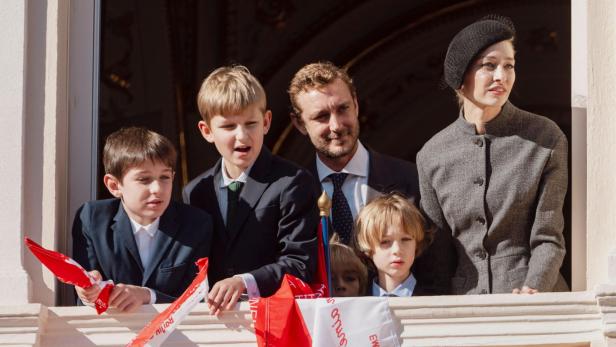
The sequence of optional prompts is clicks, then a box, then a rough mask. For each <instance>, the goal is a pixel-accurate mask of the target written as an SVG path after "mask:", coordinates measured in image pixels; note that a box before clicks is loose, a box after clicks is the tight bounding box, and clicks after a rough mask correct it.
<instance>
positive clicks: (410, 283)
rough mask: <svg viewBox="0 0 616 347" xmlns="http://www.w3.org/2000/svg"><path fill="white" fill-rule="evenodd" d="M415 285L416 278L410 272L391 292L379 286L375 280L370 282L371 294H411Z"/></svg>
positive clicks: (402, 295) (401, 295)
mask: <svg viewBox="0 0 616 347" xmlns="http://www.w3.org/2000/svg"><path fill="white" fill-rule="evenodd" d="M415 285H417V280H416V279H415V276H413V274H412V273H411V274H410V275H409V277H407V278H406V279H405V280H404V282H402V283H400V284H399V285H398V286H397V287H396V288H394V290H392V291H391V292H388V291H386V290H385V289H383V288H381V286H379V285H378V284H377V282H376V281H374V282H372V296H400V297H406V296H413V291H414V290H415Z"/></svg>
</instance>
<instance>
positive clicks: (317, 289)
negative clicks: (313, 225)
mask: <svg viewBox="0 0 616 347" xmlns="http://www.w3.org/2000/svg"><path fill="white" fill-rule="evenodd" d="M324 228H327V217H325V221H323V218H321V222H320V223H319V228H318V231H317V241H318V249H317V272H316V274H315V276H314V277H315V278H314V283H312V284H311V285H310V287H311V288H312V290H313V292H314V293H315V294H317V296H318V297H329V296H330V288H329V278H328V276H327V274H328V266H327V260H326V255H325V252H326V247H325V242H324V240H325V239H324V238H323V234H324V233H327V230H324Z"/></svg>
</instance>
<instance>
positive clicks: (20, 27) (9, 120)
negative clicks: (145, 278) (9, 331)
mask: <svg viewBox="0 0 616 347" xmlns="http://www.w3.org/2000/svg"><path fill="white" fill-rule="evenodd" d="M68 4H69V1H68V0H59V1H53V0H52V1H24V0H7V1H4V0H3V1H2V2H0V32H2V35H0V45H1V47H3V49H2V50H0V51H1V53H0V76H2V78H3V83H1V84H0V105H2V111H0V112H2V115H1V116H0V129H3V136H2V137H0V178H2V181H1V182H2V183H3V187H2V188H0V190H1V191H2V195H1V196H2V200H1V201H0V233H2V242H0V304H20V303H26V302H40V303H44V304H45V305H55V292H56V281H55V279H54V277H53V276H52V275H51V274H50V273H49V271H47V270H44V269H43V267H42V266H41V264H40V263H39V262H38V261H37V260H35V258H34V257H33V256H32V255H31V254H30V253H29V252H28V251H27V249H26V248H25V247H24V243H23V237H24V236H28V237H30V238H32V239H34V240H35V241H37V242H39V243H41V244H43V245H44V246H45V247H48V248H52V249H56V248H57V238H56V236H57V235H59V234H60V233H64V232H65V230H66V222H65V219H66V218H65V216H64V213H65V211H66V207H65V206H66V194H67V193H66V192H67V185H66V176H67V175H66V171H67V170H66V163H67V154H68V146H67V141H68V136H67V133H68V131H67V128H68V124H67V122H68V121H67V119H68V116H67V106H68V94H67V67H68V60H67V55H68V54H67V52H68V40H67V33H68V19H69V16H68ZM24 270H25V271H24Z"/></svg>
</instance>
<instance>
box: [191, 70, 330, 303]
mask: <svg viewBox="0 0 616 347" xmlns="http://www.w3.org/2000/svg"><path fill="white" fill-rule="evenodd" d="M197 104H198V107H199V112H200V114H201V117H202V119H201V120H200V121H199V123H198V128H199V131H200V132H201V135H202V136H203V138H204V139H205V140H206V141H207V142H210V143H212V144H214V146H216V149H217V150H218V152H219V153H220V155H221V156H222V158H221V159H220V160H218V162H217V163H216V164H215V165H214V166H213V167H212V168H211V169H209V170H207V171H206V172H204V173H203V174H201V175H200V176H198V177H196V178H195V179H193V180H192V181H191V182H190V183H189V184H188V185H187V186H186V187H185V188H184V191H183V194H184V201H185V202H187V203H189V204H191V205H193V206H197V207H200V208H202V209H204V210H206V211H207V212H209V213H210V214H211V215H212V216H213V217H214V229H215V234H214V240H213V247H212V255H211V257H210V268H209V273H208V280H209V283H210V286H211V290H210V292H209V294H208V304H209V306H210V310H211V311H212V312H213V313H215V314H217V313H219V312H220V311H221V310H227V309H230V308H232V307H233V306H234V305H235V303H236V302H237V300H238V299H239V297H240V295H241V294H243V293H246V294H248V297H250V298H252V297H259V296H269V295H271V294H273V293H274V292H275V291H276V289H277V288H278V287H279V285H280V283H281V280H282V277H283V276H284V274H291V275H294V276H296V277H298V278H300V279H302V280H304V281H306V282H309V281H310V279H311V277H312V274H313V271H314V269H315V266H316V254H317V253H316V229H317V223H318V218H319V217H318V211H317V204H316V200H317V196H316V189H315V181H314V179H313V178H312V176H311V175H310V174H309V173H308V172H307V171H305V170H303V169H301V168H299V167H297V166H296V165H294V164H292V163H290V162H288V161H286V160H284V159H282V158H280V157H277V156H275V155H272V154H271V153H270V151H269V150H268V149H267V148H265V147H264V146H263V137H264V135H265V134H266V133H267V132H268V130H269V127H270V124H271V120H272V113H271V111H269V110H268V109H267V107H266V95H265V91H264V89H263V87H262V86H261V84H260V83H259V81H258V80H257V79H256V78H255V77H254V76H253V75H252V74H250V72H249V71H248V69H247V68H246V67H244V66H226V67H221V68H218V69H216V70H215V71H213V72H212V73H211V74H210V75H209V76H208V77H207V78H206V79H205V80H204V81H203V83H202V85H201V89H200V90H199V94H198V96H197Z"/></svg>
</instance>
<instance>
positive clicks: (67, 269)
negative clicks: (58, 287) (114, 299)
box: [25, 237, 113, 314]
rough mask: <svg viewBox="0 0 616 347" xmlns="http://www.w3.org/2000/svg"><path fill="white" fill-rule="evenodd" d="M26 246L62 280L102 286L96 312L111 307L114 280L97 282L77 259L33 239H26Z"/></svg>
mask: <svg viewBox="0 0 616 347" xmlns="http://www.w3.org/2000/svg"><path fill="white" fill-rule="evenodd" d="M25 241H26V246H28V248H29V249H30V251H31V252H32V254H34V256H35V257H37V258H38V260H40V262H41V263H42V264H43V265H45V267H47V268H48V269H49V270H50V271H51V272H52V273H53V274H54V275H55V276H56V277H57V278H58V279H59V280H60V281H61V282H64V283H68V284H72V285H74V286H77V287H81V288H90V287H91V286H93V285H99V286H101V288H102V290H101V292H100V294H99V295H98V298H97V299H96V301H95V302H94V307H95V308H96V312H98V314H101V313H103V312H105V311H107V308H108V307H109V294H111V289H113V282H111V281H101V282H97V281H96V280H95V279H94V278H93V277H92V276H90V274H89V273H88V272H87V271H86V269H84V268H83V267H82V266H81V265H79V263H77V262H76V261H75V260H73V259H71V258H70V257H67V256H66V255H64V254H62V253H60V252H56V251H52V250H49V249H45V248H43V247H42V246H41V245H39V244H38V243H36V242H34V241H32V240H31V239H29V238H27V237H26V239H25Z"/></svg>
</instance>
